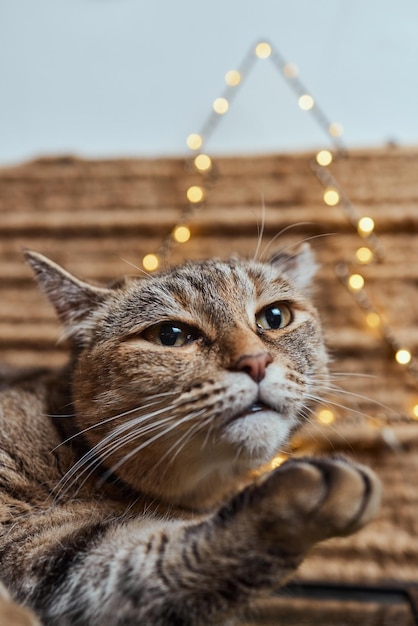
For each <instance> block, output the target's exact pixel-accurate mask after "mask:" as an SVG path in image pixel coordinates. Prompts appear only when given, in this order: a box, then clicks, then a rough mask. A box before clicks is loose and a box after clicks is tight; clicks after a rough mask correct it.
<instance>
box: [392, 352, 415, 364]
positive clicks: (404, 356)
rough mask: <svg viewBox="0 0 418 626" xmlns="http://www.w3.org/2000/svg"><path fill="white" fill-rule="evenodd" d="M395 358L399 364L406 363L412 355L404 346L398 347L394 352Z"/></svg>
mask: <svg viewBox="0 0 418 626" xmlns="http://www.w3.org/2000/svg"><path fill="white" fill-rule="evenodd" d="M395 359H396V361H397V362H398V363H399V365H408V364H409V363H410V362H411V359H412V355H411V353H410V352H409V350H407V349H406V348H400V349H399V350H397V352H396V354H395Z"/></svg>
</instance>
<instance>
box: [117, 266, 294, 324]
mask: <svg viewBox="0 0 418 626" xmlns="http://www.w3.org/2000/svg"><path fill="white" fill-rule="evenodd" d="M293 291H294V290H293V289H292V285H291V282H289V280H288V278H287V277H286V276H285V275H283V274H282V273H280V271H279V270H278V269H277V268H275V267H273V266H271V265H270V264H264V263H256V262H251V261H242V260H236V259H229V260H226V261H218V260H209V261H201V262H187V263H185V264H184V265H181V266H179V267H176V268H173V269H171V270H169V271H166V272H164V273H162V274H160V275H156V276H152V277H150V278H149V279H146V280H139V281H132V282H130V283H128V285H127V292H128V294H129V297H130V298H131V299H132V298H133V299H135V300H137V301H138V302H141V303H143V304H147V305H148V307H149V308H148V310H150V308H151V309H155V307H158V306H165V307H167V308H168V310H167V313H168V314H169V313H170V310H172V312H173V314H174V313H175V312H176V310H177V309H178V307H182V308H186V309H187V308H189V307H191V306H198V305H200V304H204V305H205V306H206V307H210V308H211V310H216V309H220V310H222V311H223V312H225V311H226V309H231V310H232V309H234V308H237V307H241V305H242V304H244V303H245V302H246V301H249V300H251V301H256V300H258V299H259V298H260V297H264V298H265V299H267V300H269V298H278V297H280V298H283V299H285V298H289V297H291V296H292V295H294V293H293Z"/></svg>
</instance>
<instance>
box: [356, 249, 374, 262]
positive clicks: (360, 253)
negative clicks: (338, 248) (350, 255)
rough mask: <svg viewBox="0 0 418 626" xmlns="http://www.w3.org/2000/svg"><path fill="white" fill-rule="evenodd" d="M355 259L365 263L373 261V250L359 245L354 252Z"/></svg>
mask: <svg viewBox="0 0 418 626" xmlns="http://www.w3.org/2000/svg"><path fill="white" fill-rule="evenodd" d="M356 259H357V261H358V262H359V263H362V264H363V265H366V264H367V263H371V261H373V252H372V251H371V250H370V248H366V247H361V248H359V249H358V250H357V252H356Z"/></svg>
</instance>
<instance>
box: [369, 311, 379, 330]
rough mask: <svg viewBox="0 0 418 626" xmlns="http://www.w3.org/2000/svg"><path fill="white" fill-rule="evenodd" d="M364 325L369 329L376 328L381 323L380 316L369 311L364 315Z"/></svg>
mask: <svg viewBox="0 0 418 626" xmlns="http://www.w3.org/2000/svg"><path fill="white" fill-rule="evenodd" d="M366 323H367V325H368V326H369V327H370V328H378V327H379V326H380V323H381V319H380V315H379V314H378V313H376V312H375V311H369V312H368V313H367V315H366Z"/></svg>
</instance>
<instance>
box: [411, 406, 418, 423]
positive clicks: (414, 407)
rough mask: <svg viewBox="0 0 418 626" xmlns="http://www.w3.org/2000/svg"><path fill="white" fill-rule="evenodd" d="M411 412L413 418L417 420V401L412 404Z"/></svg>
mask: <svg viewBox="0 0 418 626" xmlns="http://www.w3.org/2000/svg"><path fill="white" fill-rule="evenodd" d="M411 414H412V417H413V418H414V419H416V420H418V403H417V404H414V406H413V407H412V411H411Z"/></svg>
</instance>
